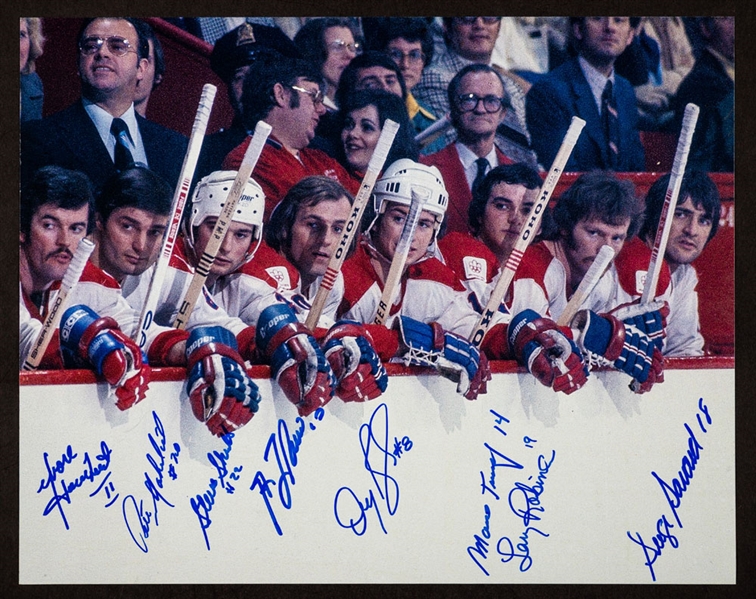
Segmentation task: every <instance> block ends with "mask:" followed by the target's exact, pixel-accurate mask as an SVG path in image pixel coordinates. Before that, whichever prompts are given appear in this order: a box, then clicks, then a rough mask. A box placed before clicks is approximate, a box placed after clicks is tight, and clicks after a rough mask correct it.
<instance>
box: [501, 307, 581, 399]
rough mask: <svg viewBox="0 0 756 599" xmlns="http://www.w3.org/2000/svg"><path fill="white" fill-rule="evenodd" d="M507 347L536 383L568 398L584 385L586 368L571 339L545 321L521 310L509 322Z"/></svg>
mask: <svg viewBox="0 0 756 599" xmlns="http://www.w3.org/2000/svg"><path fill="white" fill-rule="evenodd" d="M507 336H508V338H509V348H510V350H511V351H512V354H513V355H514V356H515V358H516V359H517V361H518V362H519V363H520V364H522V365H524V366H525V367H526V368H527V369H528V372H529V373H530V374H532V375H533V376H534V377H535V378H536V379H538V381H539V382H541V383H542V384H544V385H546V386H547V387H551V388H552V389H554V391H562V392H563V393H566V394H567V395H569V394H570V393H572V392H574V391H577V390H578V389H580V387H582V386H583V385H585V383H586V381H587V380H588V367H587V366H586V364H585V363H584V362H583V355H582V354H581V353H580V350H579V349H578V348H577V346H576V345H575V343H574V342H573V341H572V339H569V338H568V337H567V336H565V335H564V334H563V333H562V332H561V331H559V328H558V327H557V324H556V323H555V322H554V321H553V320H551V319H549V318H541V317H540V316H539V315H538V313H537V312H535V311H534V310H523V311H522V312H520V313H519V314H517V315H516V316H515V317H514V318H513V319H512V321H511V322H510V323H509V329H508V335H507Z"/></svg>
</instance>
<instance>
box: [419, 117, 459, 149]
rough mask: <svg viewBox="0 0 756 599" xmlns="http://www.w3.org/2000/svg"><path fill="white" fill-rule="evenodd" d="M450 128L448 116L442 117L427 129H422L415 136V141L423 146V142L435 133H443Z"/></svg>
mask: <svg viewBox="0 0 756 599" xmlns="http://www.w3.org/2000/svg"><path fill="white" fill-rule="evenodd" d="M451 126H452V122H451V119H450V118H449V116H448V115H446V116H442V117H441V118H440V119H438V120H437V121H436V122H435V123H433V124H432V125H430V126H429V127H427V128H425V129H423V130H422V131H421V132H420V133H418V134H417V135H415V141H416V142H417V143H418V144H420V145H423V142H425V141H426V140H427V139H428V138H430V137H432V136H434V135H435V134H437V133H438V134H441V133H444V132H445V131H446V130H447V129H448V128H449V127H451Z"/></svg>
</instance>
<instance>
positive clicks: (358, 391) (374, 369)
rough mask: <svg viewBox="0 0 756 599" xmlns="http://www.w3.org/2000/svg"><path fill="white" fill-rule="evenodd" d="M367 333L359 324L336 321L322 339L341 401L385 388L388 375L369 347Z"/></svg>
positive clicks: (362, 397) (369, 395) (367, 396)
mask: <svg viewBox="0 0 756 599" xmlns="http://www.w3.org/2000/svg"><path fill="white" fill-rule="evenodd" d="M372 341H373V340H372V338H371V337H370V333H368V332H367V330H365V327H363V326H362V325H361V324H360V323H358V322H355V321H352V320H339V321H338V322H337V323H336V324H335V325H333V326H332V327H331V329H330V330H329V331H328V334H327V335H326V336H325V338H324V339H323V341H322V344H321V345H322V347H323V353H325V356H326V358H327V359H328V363H329V364H330V365H331V368H332V369H333V372H334V374H335V375H336V380H337V381H338V387H337V388H336V395H338V396H339V397H340V398H341V399H342V400H343V401H367V400H369V399H375V398H376V397H378V396H379V395H380V394H381V393H383V392H384V391H385V390H386V387H387V386H388V375H387V374H386V369H385V368H384V367H383V364H382V363H381V360H380V358H379V357H378V354H377V353H375V349H373V344H372Z"/></svg>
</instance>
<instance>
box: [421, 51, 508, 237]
mask: <svg viewBox="0 0 756 599" xmlns="http://www.w3.org/2000/svg"><path fill="white" fill-rule="evenodd" d="M448 96H449V105H450V106H451V120H452V123H453V125H454V128H455V130H456V133H457V141H455V142H453V143H450V144H448V145H447V146H446V147H444V148H443V149H442V150H439V151H438V152H436V153H435V154H430V155H429V156H421V158H420V161H421V162H422V163H423V164H427V165H432V166H435V167H437V168H438V170H439V171H441V175H442V176H443V178H444V183H445V184H446V190H447V191H448V192H449V207H448V209H447V211H446V214H447V216H446V231H447V232H451V231H457V232H460V233H466V232H467V231H468V227H467V210H468V206H469V205H470V202H471V200H472V195H473V192H472V190H473V189H475V188H477V186H479V185H480V183H481V182H482V181H483V178H484V177H485V175H486V173H487V172H488V171H489V170H491V169H492V168H495V167H497V166H499V165H500V164H512V163H513V160H511V159H510V158H509V157H507V156H505V155H504V154H503V153H502V152H501V150H499V148H497V147H496V146H495V145H494V140H495V138H496V129H497V127H498V126H499V123H500V122H501V120H502V118H504V114H505V113H506V111H507V108H509V106H510V102H509V96H508V94H507V92H506V91H505V90H504V85H503V83H502V80H501V76H500V75H499V74H498V73H497V72H496V71H495V70H494V69H493V68H491V67H489V66H487V65H484V64H471V65H468V66H466V67H464V68H463V69H462V70H461V71H460V72H459V73H457V74H456V75H455V76H454V78H453V79H452V80H451V83H449V89H448Z"/></svg>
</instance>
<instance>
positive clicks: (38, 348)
mask: <svg viewBox="0 0 756 599" xmlns="http://www.w3.org/2000/svg"><path fill="white" fill-rule="evenodd" d="M94 247H95V246H94V243H92V242H91V241H90V240H89V239H87V238H86V237H85V238H83V239H82V240H81V241H80V242H79V245H78V247H77V248H76V252H75V253H74V257H73V259H72V260H71V263H70V264H69V265H68V268H67V269H66V274H65V275H64V276H63V281H62V282H61V284H60V289H59V290H58V296H57V297H56V298H55V302H54V303H53V305H52V306H51V307H50V310H49V311H48V313H47V317H46V318H45V321H44V322H43V323H42V329H40V331H39V334H38V335H37V338H36V339H35V341H34V344H33V345H32V349H31V351H30V352H29V356H28V357H27V358H26V360H25V361H24V365H23V369H24V370H35V369H36V368H37V366H39V363H40V362H41V361H42V356H44V355H45V351H46V350H47V346H48V345H50V340H51V339H52V337H53V333H54V332H55V330H56V329H57V328H58V324H59V323H60V317H61V316H62V315H63V309H64V308H65V305H66V302H67V300H68V295H69V294H70V293H71V290H72V289H73V288H74V287H75V286H76V283H78V281H79V279H80V278H81V273H82V272H83V271H84V267H85V266H86V264H87V260H89V256H90V255H91V254H92V250H94Z"/></svg>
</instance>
